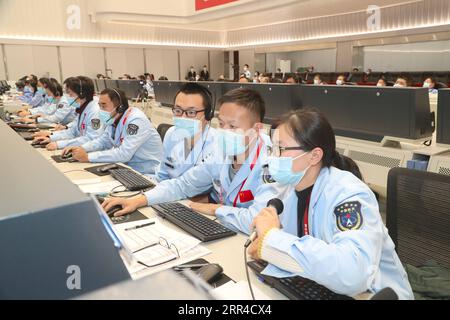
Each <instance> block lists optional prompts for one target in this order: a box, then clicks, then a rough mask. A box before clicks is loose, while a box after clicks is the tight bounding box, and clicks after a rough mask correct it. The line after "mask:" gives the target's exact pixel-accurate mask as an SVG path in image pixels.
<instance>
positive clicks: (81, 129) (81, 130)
mask: <svg viewBox="0 0 450 320" xmlns="http://www.w3.org/2000/svg"><path fill="white" fill-rule="evenodd" d="M86 114H87V112H85V113H84V117H83V121H81V128H79V129H80V134H81V135H83V133H84V130H86V123H85V122H84V121H85V120H86Z"/></svg>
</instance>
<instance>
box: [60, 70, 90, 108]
mask: <svg viewBox="0 0 450 320" xmlns="http://www.w3.org/2000/svg"><path fill="white" fill-rule="evenodd" d="M64 84H65V85H66V87H67V88H69V89H70V90H72V91H73V92H75V93H76V94H77V95H78V97H79V98H80V99H86V102H87V103H89V102H91V101H92V100H93V99H94V93H95V86H94V82H93V81H92V80H91V79H90V78H88V77H84V76H78V77H70V78H67V79H66V80H65V81H64Z"/></svg>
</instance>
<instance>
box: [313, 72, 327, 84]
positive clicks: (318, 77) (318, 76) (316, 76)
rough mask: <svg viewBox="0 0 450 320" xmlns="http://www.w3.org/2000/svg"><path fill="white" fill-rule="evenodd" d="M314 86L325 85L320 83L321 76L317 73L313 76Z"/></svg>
mask: <svg viewBox="0 0 450 320" xmlns="http://www.w3.org/2000/svg"><path fill="white" fill-rule="evenodd" d="M314 84H315V85H322V84H326V83H325V82H323V81H322V76H321V75H320V74H319V73H318V74H316V75H315V76H314Z"/></svg>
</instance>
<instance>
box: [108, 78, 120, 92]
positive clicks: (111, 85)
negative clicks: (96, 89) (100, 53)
mask: <svg viewBox="0 0 450 320" xmlns="http://www.w3.org/2000/svg"><path fill="white" fill-rule="evenodd" d="M117 81H118V80H109V79H105V86H106V88H108V89H116V90H117V89H119V85H118V83H117Z"/></svg>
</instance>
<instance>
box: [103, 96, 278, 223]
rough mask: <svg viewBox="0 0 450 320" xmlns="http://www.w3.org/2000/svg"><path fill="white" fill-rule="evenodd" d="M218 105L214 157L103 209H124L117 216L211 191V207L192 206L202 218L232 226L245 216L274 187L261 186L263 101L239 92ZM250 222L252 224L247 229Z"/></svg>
mask: <svg viewBox="0 0 450 320" xmlns="http://www.w3.org/2000/svg"><path fill="white" fill-rule="evenodd" d="M218 104H219V106H220V107H219V108H220V109H219V116H218V118H219V125H220V130H218V133H217V145H218V148H217V150H216V151H215V152H214V157H213V158H211V159H208V161H205V163H201V164H199V165H197V166H195V167H193V168H191V169H189V170H188V171H186V172H185V173H184V174H183V175H181V176H180V177H178V178H176V179H171V180H165V181H162V182H161V183H160V184H158V186H156V188H154V189H153V190H150V191H148V192H146V193H145V194H144V195H141V196H138V197H134V198H130V199H123V198H110V199H107V200H106V201H105V202H104V203H103V204H102V205H103V207H104V208H105V210H109V209H110V208H111V207H113V206H115V205H120V206H122V210H120V211H118V212H116V213H115V215H116V216H119V215H123V214H126V213H129V212H132V211H134V210H136V209H137V208H139V207H143V206H148V205H153V204H158V203H163V202H170V201H176V200H181V199H185V198H191V197H194V196H197V195H201V194H204V193H205V192H208V193H209V200H210V203H196V202H192V203H191V207H192V208H193V209H194V210H197V211H199V212H201V213H204V214H209V215H216V216H217V217H218V218H219V220H220V221H221V222H222V223H224V224H226V225H230V226H231V227H233V224H232V223H230V222H229V221H230V220H233V221H234V220H235V218H234V217H235V216H239V215H241V214H245V212H247V211H248V210H249V209H248V208H249V207H251V206H252V205H253V203H254V199H255V197H257V196H259V195H261V194H262V193H264V190H265V188H267V187H268V188H270V184H264V182H263V172H264V166H265V164H266V163H267V158H266V157H267V147H268V146H269V145H270V139H269V137H268V136H267V135H265V134H263V133H262V132H261V131H262V128H263V124H262V121H263V119H264V114H265V103H264V100H263V99H262V97H261V95H260V94H259V93H258V92H256V91H253V90H250V89H235V90H232V91H230V92H228V93H226V94H225V95H224V96H222V97H221V98H220V99H219V102H218ZM263 207H264V206H260V207H258V209H261V208H263ZM255 211H256V212H258V210H256V209H255ZM229 215H230V216H231V218H229V217H228V216H229ZM250 223H251V220H250V221H249V222H248V225H250ZM235 229H236V228H235Z"/></svg>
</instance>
